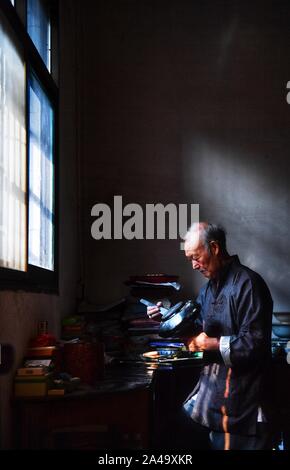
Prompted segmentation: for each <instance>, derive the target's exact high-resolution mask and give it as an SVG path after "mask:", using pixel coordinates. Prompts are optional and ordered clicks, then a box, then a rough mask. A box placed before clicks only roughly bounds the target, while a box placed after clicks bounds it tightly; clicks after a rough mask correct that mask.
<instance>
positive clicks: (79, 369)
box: [64, 341, 104, 385]
mask: <svg viewBox="0 0 290 470" xmlns="http://www.w3.org/2000/svg"><path fill="white" fill-rule="evenodd" d="M64 368H65V372H68V373H69V374H71V375H72V376H73V377H79V378H80V379H81V381H82V382H84V383H87V384H90V385H93V384H94V383H95V382H96V381H97V380H100V379H102V378H103V376H104V345H103V343H100V342H99V343H97V342H96V343H94V342H85V341H80V342H79V343H66V344H65V345H64Z"/></svg>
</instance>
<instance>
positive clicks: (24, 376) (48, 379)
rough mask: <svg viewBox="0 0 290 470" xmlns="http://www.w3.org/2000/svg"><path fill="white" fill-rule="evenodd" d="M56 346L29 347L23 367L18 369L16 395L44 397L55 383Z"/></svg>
mask: <svg viewBox="0 0 290 470" xmlns="http://www.w3.org/2000/svg"><path fill="white" fill-rule="evenodd" d="M55 350H56V347H55V346H41V347H33V348H28V350H27V352H26V356H25V359H24V364H23V367H20V368H19V369H17V371H16V376H15V379H14V394H15V396H16V397H42V396H45V395H47V391H48V389H49V388H51V386H52V384H53V372H52V368H53V356H54V354H55Z"/></svg>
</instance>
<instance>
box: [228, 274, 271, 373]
mask: <svg viewBox="0 0 290 470" xmlns="http://www.w3.org/2000/svg"><path fill="white" fill-rule="evenodd" d="M233 303H234V315H235V316H236V319H235V320H236V321H235V323H236V325H237V333H236V334H234V335H231V336H230V337H229V360H230V363H231V364H230V365H232V366H244V365H245V366H247V365H250V364H251V363H253V361H254V362H257V361H261V360H262V359H263V358H264V357H265V354H267V351H268V348H269V347H270V341H271V322H272V311H273V302H272V298H271V295H270V292H269V290H268V288H267V286H266V284H265V283H264V281H263V280H262V279H260V278H257V279H255V278H253V279H252V278H250V277H248V278H245V279H244V280H242V281H241V282H239V283H238V286H236V293H235V295H234V298H233ZM224 338H227V337H224ZM224 342H225V344H226V342H227V341H226V340H224Z"/></svg>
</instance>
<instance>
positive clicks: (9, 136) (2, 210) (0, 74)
mask: <svg viewBox="0 0 290 470" xmlns="http://www.w3.org/2000/svg"><path fill="white" fill-rule="evenodd" d="M26 228H27V224H26V130H25V66H24V62H23V59H22V57H21V56H20V54H19V52H18V50H17V48H16V45H15V42H14V40H13V38H12V34H11V33H10V30H8V28H7V27H6V26H5V24H4V20H3V19H2V17H1V16H0V266H1V267H6V268H10V269H17V270H21V271H25V270H26V264H27V263H26V246H27V239H26Z"/></svg>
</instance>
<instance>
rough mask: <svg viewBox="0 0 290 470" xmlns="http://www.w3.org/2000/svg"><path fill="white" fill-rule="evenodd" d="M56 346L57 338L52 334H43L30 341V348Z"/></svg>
mask: <svg viewBox="0 0 290 470" xmlns="http://www.w3.org/2000/svg"><path fill="white" fill-rule="evenodd" d="M55 344H56V338H55V336H53V335H52V334H50V333H42V334H40V335H38V336H36V338H32V339H31V340H30V341H29V347H30V348H38V347H41V346H55Z"/></svg>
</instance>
